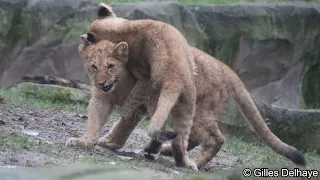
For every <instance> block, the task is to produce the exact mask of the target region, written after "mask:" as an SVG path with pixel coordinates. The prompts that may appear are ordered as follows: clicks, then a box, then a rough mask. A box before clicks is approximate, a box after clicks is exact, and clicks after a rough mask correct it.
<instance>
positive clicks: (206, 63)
mask: <svg viewBox="0 0 320 180" xmlns="http://www.w3.org/2000/svg"><path fill="white" fill-rule="evenodd" d="M82 37H83V41H84V42H86V41H87V39H86V38H87V35H83V36H82ZM87 44H88V45H87V46H84V45H80V46H79V52H80V54H81V55H82V56H83V57H84V58H86V59H87V60H86V61H87V62H90V61H91V60H98V61H106V62H108V61H118V62H117V63H116V66H115V67H114V68H115V69H116V71H115V73H114V74H113V75H114V76H119V77H122V78H119V80H118V81H117V83H118V84H119V85H121V84H123V82H124V79H126V78H125V76H128V78H127V79H131V80H133V79H132V77H130V73H128V70H127V69H126V68H125V63H126V60H125V58H122V59H118V60H117V59H116V58H114V57H121V56H119V55H116V56H115V55H114V53H113V52H114V51H115V52H117V51H116V50H113V51H112V49H116V48H117V47H119V46H120V45H123V46H127V44H126V43H124V42H121V43H118V44H114V43H112V42H109V41H100V42H99V43H97V44H95V45H90V44H89V43H87ZM189 48H190V50H191V51H192V53H193V54H194V56H195V64H196V68H197V71H198V73H197V75H196V78H195V84H196V87H197V104H196V112H195V117H194V122H193V126H192V129H191V133H190V136H189V143H188V148H187V150H191V149H193V148H194V147H196V146H198V145H201V147H202V150H201V151H200V153H199V154H198V155H197V156H196V158H195V162H196V164H197V167H198V168H200V167H203V166H204V165H205V164H207V163H208V162H209V161H210V160H211V159H212V158H213V157H214V155H215V154H216V153H218V152H219V150H220V148H221V146H222V144H223V143H224V137H223V135H222V134H221V132H220V130H219V127H218V125H217V123H218V114H217V111H218V110H219V109H221V108H222V107H223V106H224V104H225V103H226V102H227V98H228V97H229V96H231V97H233V98H234V99H235V100H236V101H237V102H238V103H239V104H240V107H241V109H242V111H243V113H244V115H245V116H246V117H247V118H248V120H249V122H250V124H251V125H252V126H253V128H254V130H255V132H256V133H257V135H258V136H259V137H260V138H261V139H262V140H263V142H264V143H266V144H267V145H268V146H270V147H271V148H272V149H274V150H275V151H276V152H278V153H279V154H281V155H283V156H285V157H287V158H289V159H290V160H292V161H293V162H294V163H296V164H299V165H305V163H306V162H305V159H304V157H303V155H302V153H300V152H299V151H298V150H296V149H295V148H294V147H292V146H289V145H287V144H285V143H284V142H282V141H281V140H280V139H279V138H277V137H276V136H275V135H274V134H273V133H272V132H271V131H270V129H269V128H268V126H267V125H266V124H265V122H264V121H263V119H262V117H261V115H260V113H259V111H258V110H257V108H256V106H255V104H254V103H253V101H252V99H251V97H250V95H249V93H248V91H247V90H246V89H245V87H244V85H243V84H242V82H241V80H240V79H239V78H238V76H237V75H236V74H235V73H233V71H232V70H231V69H230V68H229V67H228V66H226V65H224V64H223V63H222V62H220V61H218V60H217V59H214V58H213V57H211V56H209V55H207V54H206V53H204V52H202V51H200V50H199V49H196V48H193V47H189ZM103 49H105V50H104V51H103ZM96 52H103V53H101V54H99V53H96ZM126 53H128V52H126ZM96 54H99V56H97V55H96ZM112 57H113V58H112ZM132 87H133V86H132V85H130V83H129V84H128V86H127V87H125V88H127V89H126V90H125V91H124V89H123V90H122V92H120V90H121V89H119V86H116V87H115V88H116V89H114V91H113V92H112V93H116V91H118V89H119V93H117V94H116V95H118V96H120V97H125V96H126V94H125V93H126V92H127V94H128V92H129V91H130V88H132ZM145 88H148V84H146V86H145ZM128 89H129V90H128ZM138 97H140V98H141V99H140V100H141V102H140V104H139V103H138V104H135V105H134V104H133V108H135V107H134V106H136V107H140V108H138V109H140V111H139V113H140V116H141V113H144V111H143V110H141V109H143V108H142V106H140V105H142V104H143V103H146V102H147V101H149V102H148V108H151V109H152V108H154V106H155V104H154V102H156V100H155V99H156V98H155V99H148V97H147V96H145V95H143V94H140V95H138ZM155 97H156V96H155ZM90 102H91V101H90ZM89 118H90V114H89ZM96 118H97V119H98V120H99V119H102V118H101V117H100V118H99V117H98V116H96ZM131 120H132V121H131V123H128V122H127V123H124V122H126V121H124V120H123V119H121V120H120V121H119V122H117V123H116V124H115V126H114V127H113V128H112V130H111V131H110V132H109V133H108V134H107V135H106V136H105V137H102V138H100V139H99V141H98V145H100V146H103V147H106V148H110V149H119V148H121V147H122V146H123V145H124V143H125V141H126V140H127V138H128V136H129V135H130V133H131V132H132V130H133V129H134V128H135V126H136V125H137V123H138V122H139V121H140V119H138V118H132V119H131ZM89 121H90V119H89ZM88 124H89V122H88ZM91 124H92V123H91ZM98 125H100V129H99V130H98V129H95V130H96V132H97V133H100V130H101V127H102V125H101V120H100V122H99V123H98ZM176 128H182V127H176ZM128 132H129V133H128ZM160 148H161V143H159V142H155V141H152V142H150V143H149V144H148V145H147V147H146V149H145V150H146V151H147V152H151V153H157V152H158V151H159V150H160ZM173 148H174V146H173ZM160 153H161V154H163V155H172V148H171V146H166V147H163V148H162V149H161V151H160Z"/></svg>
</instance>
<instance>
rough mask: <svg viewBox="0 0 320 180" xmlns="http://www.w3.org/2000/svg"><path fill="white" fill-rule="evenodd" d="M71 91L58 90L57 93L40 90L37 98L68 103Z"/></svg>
mask: <svg viewBox="0 0 320 180" xmlns="http://www.w3.org/2000/svg"><path fill="white" fill-rule="evenodd" d="M70 95H71V91H70V90H68V89H67V90H56V91H48V90H39V91H38V93H37V97H39V98H41V99H51V100H53V101H67V100H68V99H70Z"/></svg>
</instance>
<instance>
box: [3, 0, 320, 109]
mask: <svg viewBox="0 0 320 180" xmlns="http://www.w3.org/2000/svg"><path fill="white" fill-rule="evenodd" d="M112 7H113V8H114V11H115V12H116V13H117V15H118V16H119V17H124V18H128V19H147V18H149V19H156V20H160V21H164V22H168V23H170V24H172V25H173V26H175V27H177V28H178V29H179V30H180V31H181V32H182V33H183V34H184V35H185V37H186V39H187V40H188V42H189V43H190V44H191V45H194V46H197V47H199V48H201V49H203V50H205V51H206V52H208V53H210V54H212V55H214V56H216V57H217V58H219V59H220V60H222V61H224V62H226V63H227V64H228V65H230V66H231V67H232V68H233V69H234V70H235V71H236V73H237V74H239V76H240V78H241V79H242V80H243V81H244V83H245V85H246V87H247V88H248V89H249V91H250V92H251V93H252V95H253V96H254V97H256V98H257V99H260V100H263V101H265V102H267V103H269V104H274V105H277V106H282V107H288V108H319V107H320V103H319V102H320V92H319V89H320V80H319V79H318V77H320V74H319V72H320V71H319V64H320V62H319V59H320V55H319V53H320V24H319V23H317V22H320V13H319V9H320V5H319V4H307V3H241V4H231V5H187V6H184V5H182V4H178V3H175V2H143V3H130V4H114V5H112ZM97 8H98V4H97V3H93V2H91V1H89V0H80V1H79V0H57V1H53V0H46V1H41V0H14V1H9V0H0V16H1V20H0V37H1V38H0V87H1V86H7V85H11V84H13V83H16V82H17V81H19V80H20V79H21V77H23V76H24V75H26V74H28V75H55V76H58V77H63V78H68V79H75V80H81V81H88V77H87V75H86V72H85V70H84V68H83V60H82V59H81V58H80V57H79V55H78V52H77V43H79V35H80V34H82V33H85V32H86V31H87V28H88V25H89V24H90V22H91V21H92V20H94V19H95V17H96V12H97Z"/></svg>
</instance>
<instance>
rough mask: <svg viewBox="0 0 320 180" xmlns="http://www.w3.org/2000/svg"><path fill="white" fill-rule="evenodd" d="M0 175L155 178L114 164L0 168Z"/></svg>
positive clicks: (11, 179)
mask: <svg viewBox="0 0 320 180" xmlns="http://www.w3.org/2000/svg"><path fill="white" fill-rule="evenodd" d="M0 176H1V177H2V178H4V179H7V180H40V179H43V180H59V179H74V180H77V179H83V180H89V179H90V180H98V179H140V180H153V179H156V178H155V177H153V176H152V174H150V173H149V172H143V171H142V172H139V171H134V170H131V169H128V168H124V167H120V166H115V165H107V164H105V165H88V164H80V163H76V164H70V165H65V166H61V165H60V166H55V167H50V168H16V169H8V168H0Z"/></svg>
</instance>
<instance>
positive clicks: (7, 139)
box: [0, 131, 35, 151]
mask: <svg viewBox="0 0 320 180" xmlns="http://www.w3.org/2000/svg"><path fill="white" fill-rule="evenodd" d="M34 144H35V142H33V141H31V140H29V139H28V138H27V137H24V136H22V135H21V134H19V133H17V132H8V131H1V133H0V148H1V149H3V148H6V149H10V150H12V151H19V150H29V149H30V148H32V147H33V145H34Z"/></svg>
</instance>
